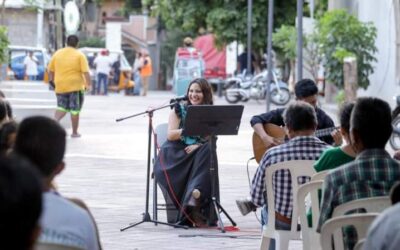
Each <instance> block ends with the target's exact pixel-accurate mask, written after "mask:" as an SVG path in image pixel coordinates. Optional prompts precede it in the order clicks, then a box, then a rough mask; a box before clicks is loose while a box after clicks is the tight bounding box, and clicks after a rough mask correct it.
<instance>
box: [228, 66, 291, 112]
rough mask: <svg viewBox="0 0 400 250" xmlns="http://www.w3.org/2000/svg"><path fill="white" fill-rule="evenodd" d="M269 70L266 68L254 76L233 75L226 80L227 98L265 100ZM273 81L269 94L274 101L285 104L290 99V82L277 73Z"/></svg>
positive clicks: (274, 74)
mask: <svg viewBox="0 0 400 250" xmlns="http://www.w3.org/2000/svg"><path fill="white" fill-rule="evenodd" d="M267 76H268V71H267V70H264V71H262V72H261V73H259V74H257V75H255V76H254V77H252V78H251V77H250V78H248V77H246V76H245V72H244V73H243V74H242V75H238V76H236V77H231V78H228V79H227V80H226V84H225V99H226V101H227V102H228V103H237V102H239V101H243V102H247V101H248V100H249V99H255V100H263V99H265V97H266V94H267V89H266V85H267ZM272 79H273V81H272V82H271V84H270V88H269V95H270V100H271V102H272V103H274V104H276V105H285V104H287V103H288V102H289V101H290V91H289V87H288V84H287V83H285V82H283V81H281V80H280V79H278V77H277V76H276V73H275V72H274V71H273V73H272Z"/></svg>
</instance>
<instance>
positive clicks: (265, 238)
mask: <svg viewBox="0 0 400 250" xmlns="http://www.w3.org/2000/svg"><path fill="white" fill-rule="evenodd" d="M313 164H314V161H311V160H296V161H285V162H280V163H277V164H274V165H271V166H269V167H267V168H266V172H265V183H266V187H265V188H266V190H267V202H268V203H267V204H268V224H267V225H264V227H263V232H262V238H261V246H260V249H268V247H269V244H270V240H271V239H275V241H276V243H275V246H276V247H275V249H277V250H287V249H288V246H289V241H290V240H295V239H296V240H298V239H300V232H299V231H298V230H297V221H298V220H297V219H298V215H297V214H298V213H297V204H298V203H297V195H296V194H297V190H298V189H299V185H300V184H299V183H298V177H300V176H309V177H311V176H313V175H314V174H315V170H314V167H313ZM282 169H287V170H289V171H290V175H291V179H292V192H293V194H294V195H293V212H292V224H291V230H290V231H286V230H276V229H275V198H274V191H273V185H272V177H273V176H274V173H275V172H276V171H279V170H282Z"/></svg>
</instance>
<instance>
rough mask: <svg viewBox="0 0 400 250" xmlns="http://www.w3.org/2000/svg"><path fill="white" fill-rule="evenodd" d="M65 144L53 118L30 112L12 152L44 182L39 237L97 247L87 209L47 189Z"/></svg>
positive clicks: (61, 166) (61, 165) (60, 167)
mask: <svg viewBox="0 0 400 250" xmlns="http://www.w3.org/2000/svg"><path fill="white" fill-rule="evenodd" d="M65 148H66V132H65V130H64V129H63V128H62V127H61V126H60V125H59V123H57V122H56V121H55V120H52V119H50V118H47V117H41V116H33V117H29V118H26V119H25V120H23V121H22V122H21V124H20V126H19V128H18V133H17V138H16V141H15V152H16V153H18V154H20V155H23V156H26V157H27V158H28V159H29V160H31V161H32V162H33V163H34V164H35V165H36V166H37V168H38V170H39V171H40V173H41V175H42V179H43V184H44V196H43V199H44V201H43V207H44V211H43V214H42V217H41V220H40V224H41V227H42V232H41V235H40V238H39V241H40V242H49V243H57V244H62V245H66V246H74V247H78V248H82V249H89V250H97V249H100V244H99V240H98V237H97V235H96V227H95V224H94V222H93V220H92V218H91V217H90V215H89V213H88V212H87V211H85V210H84V209H82V208H81V207H79V206H77V205H76V204H74V203H72V202H71V201H69V200H67V199H65V198H64V197H62V196H61V195H60V194H59V193H57V192H56V191H55V190H53V189H51V187H52V185H51V183H52V181H53V179H54V178H55V177H56V176H57V175H58V174H60V173H61V172H62V170H63V169H64V167H65V163H64V161H63V158H64V153H65Z"/></svg>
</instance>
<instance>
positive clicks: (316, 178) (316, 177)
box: [311, 170, 329, 181]
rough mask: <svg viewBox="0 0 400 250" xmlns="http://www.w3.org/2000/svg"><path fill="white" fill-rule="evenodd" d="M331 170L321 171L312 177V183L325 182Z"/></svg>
mask: <svg viewBox="0 0 400 250" xmlns="http://www.w3.org/2000/svg"><path fill="white" fill-rule="evenodd" d="M328 172H329V170H325V171H321V172H318V173H316V174H315V175H313V176H311V181H320V180H321V181H323V180H324V179H325V177H326V175H327V174H328Z"/></svg>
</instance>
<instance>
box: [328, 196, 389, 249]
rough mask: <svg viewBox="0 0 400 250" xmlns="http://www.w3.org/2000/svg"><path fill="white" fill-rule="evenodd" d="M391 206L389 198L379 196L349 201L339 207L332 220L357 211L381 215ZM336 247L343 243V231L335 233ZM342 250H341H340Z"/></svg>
mask: <svg viewBox="0 0 400 250" xmlns="http://www.w3.org/2000/svg"><path fill="white" fill-rule="evenodd" d="M390 206H391V202H390V198H389V196H377V197H370V198H363V199H357V200H353V201H349V202H346V203H343V204H341V205H339V206H337V207H336V208H335V209H334V210H333V213H332V218H334V217H337V216H342V215H346V214H347V213H348V212H350V211H352V210H356V209H364V210H365V211H366V212H367V213H381V212H382V211H383V210H385V209H386V208H388V207H390ZM333 238H334V242H335V246H336V245H337V244H341V242H343V234H342V232H341V231H337V232H335V233H334V237H333ZM339 250H340V249H339Z"/></svg>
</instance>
